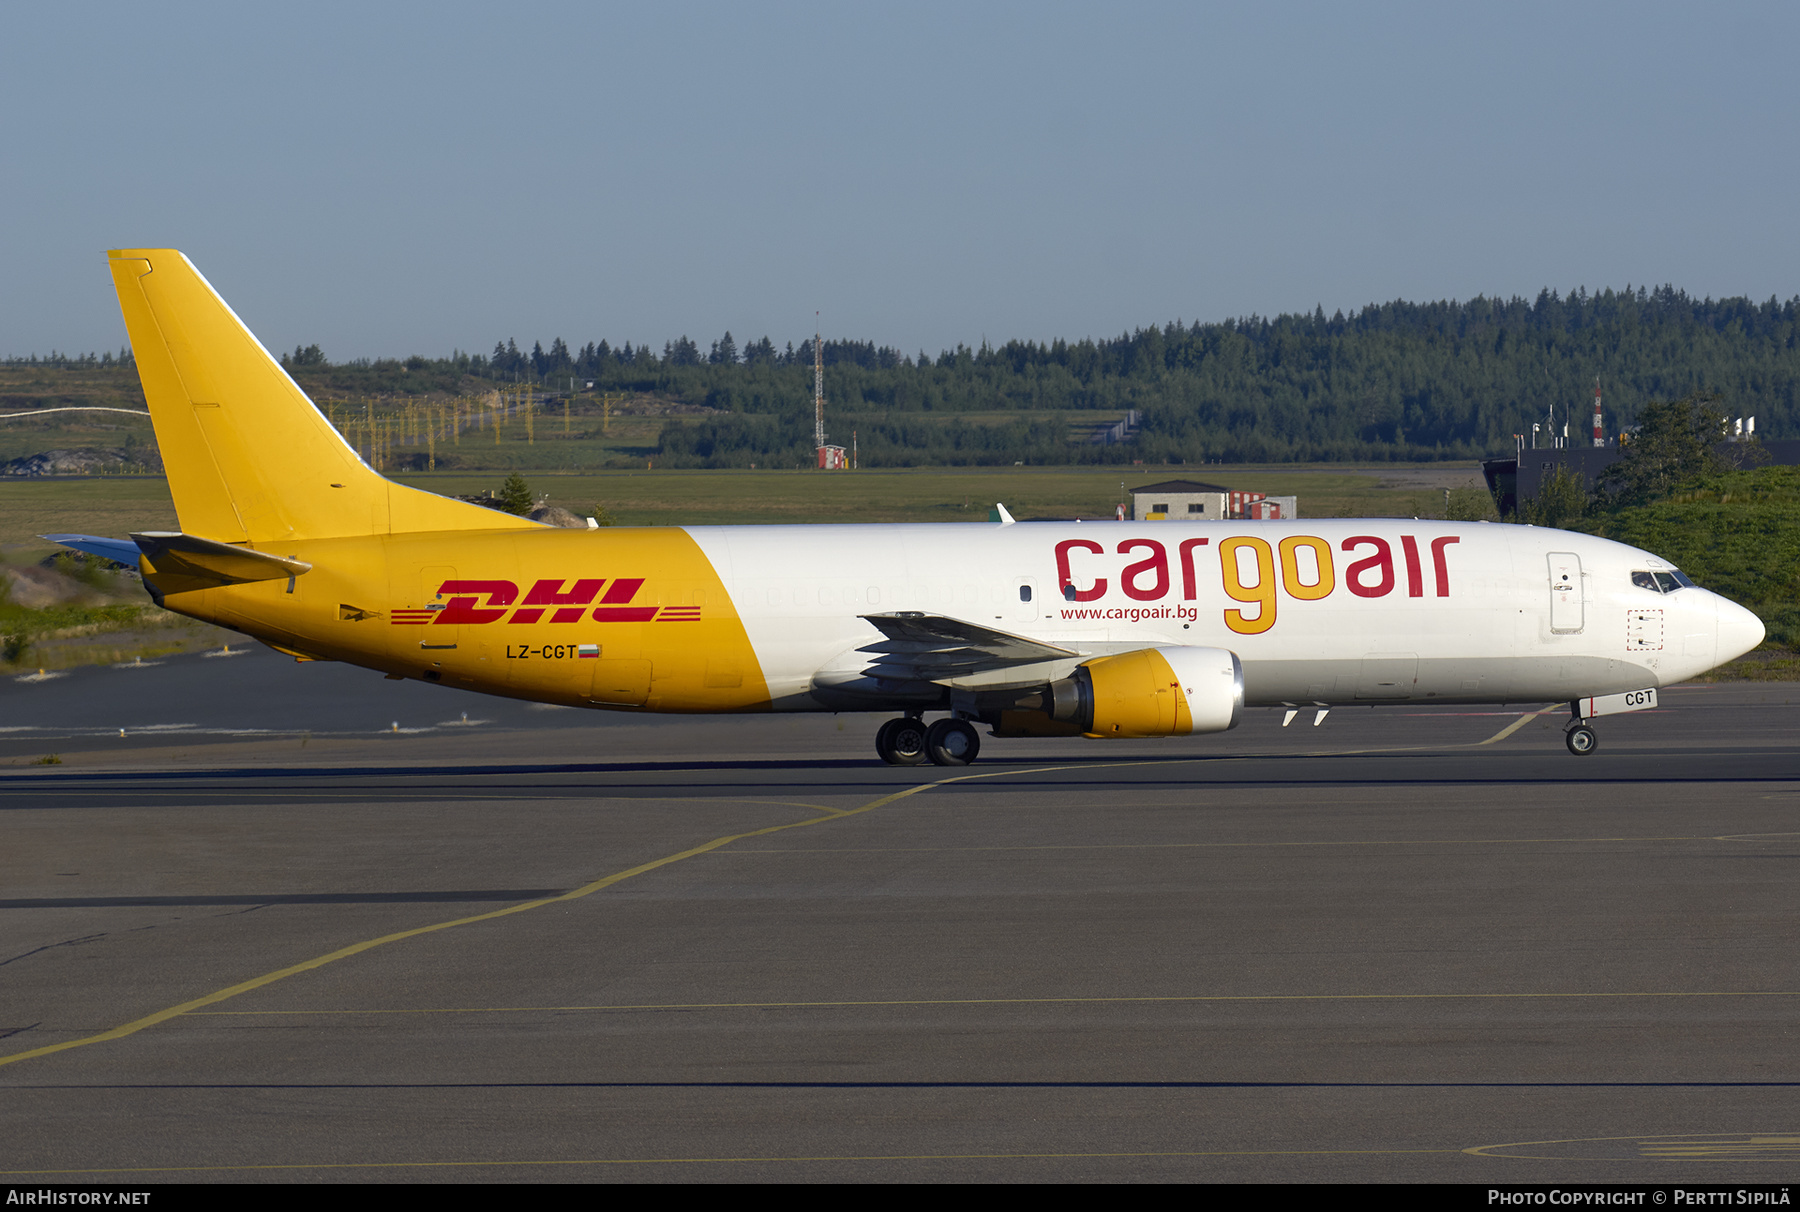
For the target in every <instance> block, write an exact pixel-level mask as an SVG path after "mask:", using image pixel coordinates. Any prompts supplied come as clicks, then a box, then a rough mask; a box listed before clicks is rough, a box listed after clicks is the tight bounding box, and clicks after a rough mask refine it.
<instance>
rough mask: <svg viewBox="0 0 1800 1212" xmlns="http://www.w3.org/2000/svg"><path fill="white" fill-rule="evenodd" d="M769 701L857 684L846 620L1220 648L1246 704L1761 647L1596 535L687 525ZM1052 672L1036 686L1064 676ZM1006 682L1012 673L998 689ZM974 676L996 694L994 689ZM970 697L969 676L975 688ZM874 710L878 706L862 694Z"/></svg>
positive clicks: (1109, 644) (1451, 687) (1419, 694)
mask: <svg viewBox="0 0 1800 1212" xmlns="http://www.w3.org/2000/svg"><path fill="white" fill-rule="evenodd" d="M688 533H689V534H690V535H692V537H693V538H694V540H695V541H696V542H697V543H698V544H699V546H700V547H701V549H702V550H703V551H704V552H705V554H706V556H707V557H708V559H709V560H710V561H711V563H712V565H713V567H714V569H716V570H717V572H718V574H719V576H720V577H721V579H722V580H723V581H724V583H725V585H726V586H727V587H728V590H729V592H730V595H731V598H732V600H733V603H734V604H735V606H736V609H737V611H738V614H739V616H740V618H741V619H742V620H743V624H744V627H745V630H746V632H747V634H748V637H749V639H750V642H751V645H752V646H753V648H754V649H755V652H756V654H757V658H758V660H759V661H760V662H761V664H762V667H763V671H764V676H765V678H766V680H767V682H768V687H769V697H770V700H771V701H772V703H773V705H774V706H775V707H776V708H777V709H785V710H817V709H819V708H820V707H827V708H849V707H853V706H856V705H858V703H859V702H861V701H862V700H863V699H864V698H867V697H868V694H869V692H868V691H867V689H866V688H862V687H859V685H858V683H857V674H858V673H859V671H860V670H861V669H862V668H863V666H864V665H866V664H867V663H868V660H869V658H868V657H867V656H866V655H865V654H863V653H861V652H859V650H860V649H862V648H863V647H865V646H866V645H868V644H870V643H872V642H874V641H876V640H878V639H879V633H878V632H877V631H876V630H875V629H874V628H873V627H872V626H871V625H870V624H869V623H868V622H866V621H865V620H863V619H862V618H860V617H859V616H861V615H865V614H876V613H887V612H896V611H919V612H923V613H926V614H931V615H943V616H948V617H951V618H956V619H962V620H966V621H968V622H972V623H976V624H979V625H981V626H984V627H988V628H992V629H994V630H998V631H1006V632H1011V633H1014V634H1017V635H1021V636H1025V637H1029V638H1031V639H1035V640H1040V641H1043V642H1045V643H1048V644H1053V645H1056V646H1058V647H1061V648H1066V649H1068V650H1070V651H1071V652H1073V653H1077V654H1080V656H1081V657H1083V658H1086V657H1092V656H1097V655H1106V654H1111V653H1118V652H1125V651H1130V650H1133V649H1139V648H1144V647H1148V646H1162V645H1204V646H1211V647H1218V648H1226V649H1230V650H1231V651H1233V652H1235V653H1237V654H1238V656H1239V657H1240V658H1241V660H1242V662H1243V669H1244V679H1245V692H1246V698H1247V701H1248V702H1250V703H1253V704H1262V705H1272V704H1278V703H1350V702H1382V701H1389V702H1392V701H1402V700H1413V701H1419V700H1429V701H1436V702H1451V703H1454V702H1465V703H1468V702H1481V703H1504V702H1523V701H1537V702H1542V701H1549V700H1558V699H1572V698H1575V697H1577V696H1582V695H1598V694H1609V693H1615V692H1620V691H1626V690H1635V689H1640V688H1644V687H1652V686H1664V685H1668V684H1670V683H1673V682H1679V681H1681V680H1683V679H1686V678H1689V677H1692V676H1694V675H1696V674H1698V673H1701V672H1704V671H1705V670H1707V669H1710V668H1712V667H1713V666H1715V665H1717V664H1719V663H1721V662H1723V661H1726V660H1730V659H1732V658H1733V657H1736V656H1738V655H1740V654H1741V653H1743V652H1745V651H1748V650H1749V649H1750V648H1753V647H1755V646H1756V644H1758V643H1760V642H1761V640H1762V636H1763V628H1762V625H1761V623H1760V622H1759V621H1758V620H1757V619H1756V617H1755V616H1754V615H1752V614H1751V613H1750V612H1749V611H1747V610H1744V609H1743V608H1742V607H1740V606H1737V605H1735V604H1734V603H1731V602H1729V601H1727V600H1725V599H1723V598H1720V597H1718V596H1717V595H1715V594H1712V593H1709V592H1708V591H1706V590H1704V589H1699V588H1682V589H1678V590H1676V591H1675V592H1670V593H1663V592H1658V591H1657V590H1656V589H1653V588H1644V587H1641V586H1640V585H1637V584H1634V583H1633V576H1632V574H1633V573H1634V572H1639V571H1644V570H1650V571H1657V570H1667V569H1668V568H1669V565H1667V564H1666V563H1664V562H1662V561H1660V560H1658V559H1657V558H1656V557H1655V556H1652V555H1650V554H1649V553H1646V552H1642V551H1638V550H1636V549H1635V548H1631V547H1626V546H1624V545H1622V544H1619V543H1614V542H1611V541H1609V540H1606V539H1599V538H1594V537H1592V536H1587V535H1580V534H1574V533H1570V532H1567V531H1559V530H1547V529H1541V528H1535V527H1529V526H1509V525H1487V524H1467V523H1446V522H1433V521H1416V520H1406V519H1352V520H1332V521H1323V520H1321V521H1304V520H1302V521H1291V522H1218V523H1199V524H1187V523H1168V522H1148V523H1134V522H1083V523H1048V522H1036V523H1033V522H1023V523H1016V524H1011V525H996V524H990V525H940V524H933V525H891V524H890V525H866V526H819V527H806V528H799V527H773V526H743V527H692V528H688ZM1064 664H1066V666H1067V668H1060V669H1059V668H1055V667H1054V666H1046V667H1045V668H1043V669H1038V670H1033V671H1031V673H1032V675H1033V676H1036V675H1037V674H1044V675H1045V678H1046V680H1047V679H1048V678H1053V677H1059V676H1066V674H1067V672H1068V669H1069V668H1073V666H1074V665H1075V664H1076V662H1075V661H1073V660H1071V661H1069V662H1065V663H1064ZM1014 680H1016V681H1019V682H1020V683H1021V684H1022V683H1023V682H1024V681H1025V680H1027V679H1025V678H1023V677H1021V678H1016V679H1014ZM989 684H992V679H990V681H989ZM976 688H977V689H979V688H980V686H979V685H977V686H976ZM870 705H871V706H872V705H874V703H873V702H871V703H870Z"/></svg>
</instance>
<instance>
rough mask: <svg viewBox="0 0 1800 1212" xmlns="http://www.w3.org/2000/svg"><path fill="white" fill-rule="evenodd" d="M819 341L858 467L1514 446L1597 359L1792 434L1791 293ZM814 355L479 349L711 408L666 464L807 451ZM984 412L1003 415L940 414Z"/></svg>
mask: <svg viewBox="0 0 1800 1212" xmlns="http://www.w3.org/2000/svg"><path fill="white" fill-rule="evenodd" d="M822 353H823V360H824V363H825V366H826V378H825V393H826V398H827V401H828V403H829V407H830V409H831V420H832V425H831V428H832V431H833V433H834V435H836V437H834V439H833V440H840V439H842V438H844V437H847V430H848V428H849V427H850V426H852V425H854V426H856V428H857V430H858V438H859V444H860V449H861V457H862V459H863V462H864V464H865V465H867V466H881V465H895V464H908V463H952V464H956V463H965V464H969V463H973V464H979V463H1000V462H1012V461H1016V460H1024V461H1026V462H1032V463H1036V462H1080V461H1097V462H1110V461H1128V460H1131V459H1142V460H1144V461H1145V462H1162V461H1164V460H1171V461H1183V460H1185V461H1189V462H1199V461H1209V460H1223V461H1225V462H1275V461H1285V460H1305V461H1327V460H1383V459H1402V460H1429V459H1446V458H1476V457H1482V456H1491V455H1501V454H1507V453H1510V452H1511V451H1512V450H1513V449H1514V439H1513V435H1514V434H1519V433H1527V434H1528V433H1529V432H1530V428H1531V425H1532V423H1533V422H1534V421H1536V422H1539V423H1540V424H1545V423H1547V422H1548V414H1550V413H1551V412H1552V411H1554V413H1555V418H1554V424H1555V425H1556V426H1557V427H1558V428H1560V426H1561V425H1562V423H1563V422H1565V421H1566V422H1568V423H1569V425H1570V433H1571V434H1572V435H1575V436H1576V437H1582V436H1584V435H1585V428H1586V426H1587V425H1588V424H1589V419H1588V418H1589V415H1590V412H1591V406H1592V399H1593V392H1594V385H1595V380H1596V379H1598V380H1599V381H1600V384H1601V387H1602V389H1603V392H1604V395H1605V403H1606V413H1607V424H1608V426H1609V428H1616V427H1617V426H1618V425H1619V424H1621V423H1626V424H1628V423H1630V422H1631V421H1632V420H1633V419H1634V418H1635V414H1636V411H1637V409H1638V407H1639V406H1640V405H1641V404H1642V403H1643V402H1645V401H1647V400H1651V399H1668V398H1673V397H1678V396H1682V395H1686V394H1688V393H1689V392H1692V391H1696V390H1703V389H1710V390H1714V391H1717V392H1719V393H1720V394H1721V395H1722V396H1723V397H1724V399H1725V402H1726V406H1727V407H1728V409H1730V410H1731V412H1732V413H1733V414H1734V415H1738V416H1752V415H1753V416H1755V417H1757V430H1758V433H1760V434H1762V435H1764V436H1767V437H1772V438H1773V437H1790V436H1800V412H1797V405H1800V298H1794V299H1789V300H1788V301H1787V302H1785V303H1783V302H1780V301H1779V300H1776V299H1770V300H1769V301H1768V302H1766V303H1761V304H1757V303H1752V302H1750V301H1749V300H1746V299H1724V300H1717V301H1714V300H1710V299H1708V300H1698V299H1694V298H1691V297H1689V296H1688V295H1687V294H1685V293H1683V292H1681V291H1678V290H1675V289H1673V288H1669V287H1664V288H1661V289H1658V290H1655V291H1649V290H1625V291H1616V292H1615V291H1611V290H1608V291H1602V292H1600V293H1596V294H1589V293H1587V292H1586V291H1576V292H1574V293H1572V294H1570V295H1568V296H1566V297H1563V296H1559V295H1557V294H1556V293H1554V292H1552V291H1548V290H1546V291H1544V292H1542V293H1541V294H1540V295H1539V296H1538V297H1537V299H1535V300H1531V301H1527V300H1524V299H1517V298H1515V299H1512V300H1509V301H1500V300H1494V299H1484V298H1478V299H1474V300H1471V301H1469V302H1466V303H1428V304H1414V303H1405V302H1395V303H1388V304H1383V305H1378V306H1377V305H1371V306H1369V307H1365V308H1363V309H1362V310H1361V311H1360V312H1358V313H1357V314H1356V315H1353V316H1346V315H1344V314H1342V313H1339V314H1337V315H1333V316H1326V315H1325V314H1324V313H1323V311H1315V312H1314V313H1313V314H1312V315H1310V316H1309V315H1283V316H1278V317H1276V318H1274V319H1262V318H1259V317H1250V318H1248V319H1240V320H1229V321H1226V322H1223V323H1215V324H1201V323H1192V324H1182V323H1179V322H1175V323H1170V324H1167V325H1164V326H1162V327H1150V328H1145V329H1140V330H1138V331H1136V332H1133V333H1130V334H1126V335H1121V336H1118V337H1115V338H1111V339H1104V340H1091V339H1089V340H1080V341H1074V342H1070V341H1062V340H1058V341H1053V342H1050V343H1048V344H1040V343H1037V342H1031V341H1009V342H1007V343H1006V344H1004V345H1001V346H998V347H990V346H987V345H985V344H984V345H982V346H981V347H979V348H975V349H970V348H968V347H965V346H958V347H957V348H956V349H955V350H951V351H946V352H943V353H940V354H939V355H937V356H936V357H931V356H929V355H927V354H925V353H924V352H922V351H921V352H920V353H919V354H918V355H916V356H912V357H908V356H906V355H905V354H903V353H901V352H900V351H898V350H895V349H892V348H888V347H878V346H876V345H875V344H873V343H861V342H853V341H829V340H828V341H826V342H825V343H824V346H823V350H822ZM812 361H813V357H812V343H811V342H810V341H806V342H803V343H802V344H801V345H799V346H798V347H795V346H791V345H790V346H788V347H786V348H784V349H777V348H776V347H775V346H773V345H772V344H771V343H770V342H769V340H768V339H767V338H764V339H762V340H760V341H758V342H755V343H752V344H748V345H746V346H744V347H742V348H739V347H738V346H737V345H736V344H735V343H734V342H733V340H732V338H731V336H730V334H729V333H728V334H726V335H725V337H724V338H722V339H721V340H719V341H717V342H714V343H712V345H711V346H710V348H709V349H707V350H702V349H701V348H700V347H699V346H697V345H696V344H695V343H694V342H692V341H690V340H688V339H687V338H685V337H684V338H682V339H681V340H679V341H674V342H670V343H669V344H668V345H666V346H665V348H664V350H663V352H662V354H661V355H660V356H658V355H656V354H655V353H654V352H653V351H649V350H646V349H644V348H642V347H639V348H637V349H633V348H632V347H630V346H629V345H626V346H625V347H623V348H621V349H618V350H614V349H612V348H611V347H609V346H608V345H607V344H606V343H605V342H604V341H602V342H598V343H594V344H589V345H586V346H584V347H582V348H581V349H579V350H569V349H568V348H566V347H565V346H564V345H563V343H562V342H561V341H560V340H558V341H555V342H553V343H552V345H551V347H550V350H549V352H547V353H546V352H545V351H543V349H542V347H541V346H539V347H536V348H534V349H533V351H532V352H531V353H529V354H526V353H522V352H520V351H519V350H518V349H517V347H516V346H500V347H497V348H496V350H495V352H494V354H493V356H492V357H491V358H490V359H487V365H486V367H485V368H483V369H484V370H485V372H486V373H489V374H499V375H515V374H516V375H532V376H536V377H538V378H540V379H541V380H543V381H545V382H546V383H548V384H551V385H554V384H555V382H556V380H557V376H558V375H559V374H560V375H565V376H566V375H575V376H579V377H581V378H582V379H583V380H584V381H585V380H587V379H592V380H594V381H596V384H597V389H600V390H625V391H636V392H654V393H659V394H664V395H667V396H671V397H676V398H679V399H682V400H684V401H687V402H690V403H697V404H704V405H707V406H709V407H712V408H715V409H718V410H720V412H721V413H723V414H725V415H719V416H708V417H704V418H701V419H698V420H682V421H679V422H671V423H670V424H669V426H668V427H667V428H666V429H665V430H664V433H663V436H662V441H661V446H660V453H661V455H662V457H663V458H664V459H665V460H667V461H668V463H669V465H671V466H674V465H679V464H687V465H707V466H742V465H745V464H746V463H748V462H751V461H757V460H763V461H765V462H775V463H779V462H782V461H784V460H787V459H791V460H796V461H797V460H800V459H804V458H805V457H806V456H807V455H808V453H809V451H808V449H807V448H808V446H809V444H810V434H811V417H812ZM1125 409H1137V410H1138V411H1139V413H1140V415H1141V431H1140V433H1139V434H1138V436H1137V438H1136V440H1135V442H1133V443H1130V444H1128V445H1125V446H1101V445H1094V444H1087V443H1073V444H1072V443H1070V442H1069V441H1068V440H1067V432H1068V429H1069V427H1070V426H1071V425H1075V426H1079V425H1081V423H1082V421H1083V414H1092V413H1096V412H1101V413H1107V414H1111V415H1112V416H1116V415H1117V414H1118V413H1119V412H1121V411H1122V410H1125ZM995 411H1001V412H1005V413H1011V414H1016V417H1014V418H1011V419H1004V420H1002V421H1001V422H999V423H991V422H992V420H993V419H992V418H991V417H989V418H987V420H989V421H990V423H988V424H980V425H977V424H967V425H958V424H956V421H955V418H956V417H957V416H958V414H969V413H978V412H979V413H988V414H991V413H993V412H995ZM946 419H947V420H948V423H947V424H946V423H945V422H946ZM1108 419H1111V418H1110V416H1109V418H1108Z"/></svg>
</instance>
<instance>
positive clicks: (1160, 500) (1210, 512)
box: [1131, 480, 1300, 522]
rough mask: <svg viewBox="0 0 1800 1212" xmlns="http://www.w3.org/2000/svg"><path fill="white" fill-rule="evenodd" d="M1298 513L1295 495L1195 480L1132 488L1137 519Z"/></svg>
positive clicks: (1188, 519) (1212, 518)
mask: <svg viewBox="0 0 1800 1212" xmlns="http://www.w3.org/2000/svg"><path fill="white" fill-rule="evenodd" d="M1299 516H1300V510H1299V498H1297V497H1272V496H1269V495H1268V494H1267V493H1261V492H1242V491H1239V490H1236V489H1231V488H1223V487H1221V486H1219V485H1217V484H1202V483H1199V482H1198V481H1195V480H1165V481H1163V482H1162V483H1160V484H1146V485H1144V487H1142V488H1134V489H1132V490H1131V517H1132V520H1133V521H1138V522H1223V521H1229V520H1234V519H1242V518H1264V519H1275V518H1295V517H1299Z"/></svg>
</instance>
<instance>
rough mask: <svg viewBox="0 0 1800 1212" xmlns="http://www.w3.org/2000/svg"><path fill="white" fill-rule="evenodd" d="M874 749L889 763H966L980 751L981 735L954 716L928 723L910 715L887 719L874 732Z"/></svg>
mask: <svg viewBox="0 0 1800 1212" xmlns="http://www.w3.org/2000/svg"><path fill="white" fill-rule="evenodd" d="M875 752H876V753H878V754H880V755H881V760H882V761H884V762H886V763H887V764H888V765H890V766H917V765H919V764H920V763H921V762H924V761H926V760H927V759H929V760H930V761H932V762H934V763H936V764H937V765H939V766H967V765H968V764H969V763H970V762H973V761H974V760H975V757H976V755H977V754H979V753H980V752H981V736H980V734H979V733H977V732H976V731H975V727H974V725H972V724H970V723H969V722H968V721H967V720H959V719H955V718H954V717H952V718H950V719H942V720H939V721H938V722H937V723H935V724H933V725H931V726H930V727H929V728H927V727H926V726H925V722H924V721H923V720H921V719H918V718H917V717H914V716H901V717H900V718H899V719H894V720H889V721H888V722H887V723H885V724H883V725H882V726H881V730H880V731H879V732H877V733H876V734H875Z"/></svg>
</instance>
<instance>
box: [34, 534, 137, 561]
mask: <svg viewBox="0 0 1800 1212" xmlns="http://www.w3.org/2000/svg"><path fill="white" fill-rule="evenodd" d="M38 538H40V539H48V540H50V542H52V543H60V544H62V545H63V546H64V547H73V548H74V549H75V550H76V551H85V552H86V553H87V554H88V555H93V556H99V557H100V558H101V559H103V560H111V561H113V562H114V563H116V564H124V565H125V566H126V567H128V568H136V567H137V562H138V545H137V544H136V543H133V542H132V541H131V540H130V539H101V538H96V537H94V536H93V535H91V534H41V535H39V536H38Z"/></svg>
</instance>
